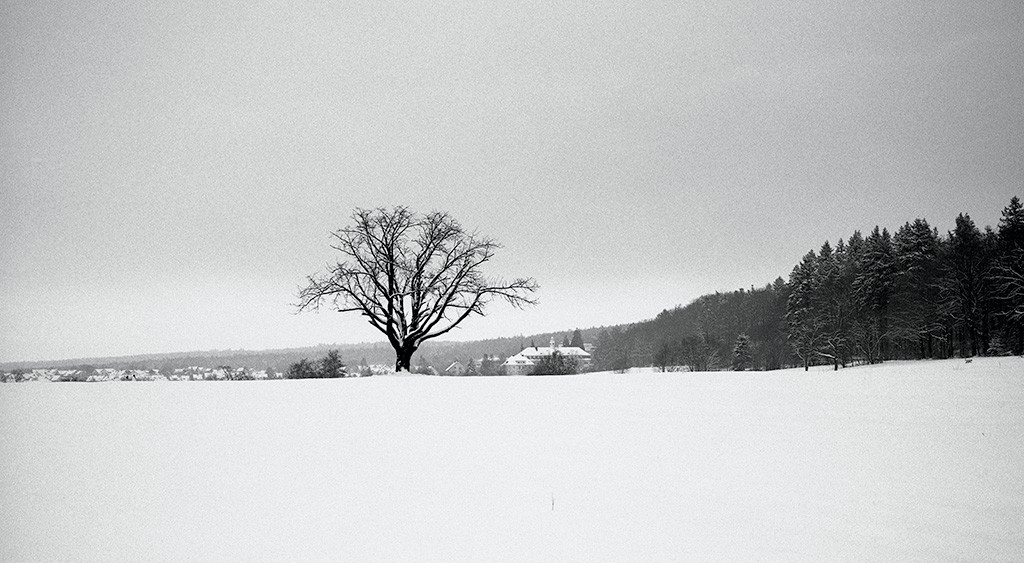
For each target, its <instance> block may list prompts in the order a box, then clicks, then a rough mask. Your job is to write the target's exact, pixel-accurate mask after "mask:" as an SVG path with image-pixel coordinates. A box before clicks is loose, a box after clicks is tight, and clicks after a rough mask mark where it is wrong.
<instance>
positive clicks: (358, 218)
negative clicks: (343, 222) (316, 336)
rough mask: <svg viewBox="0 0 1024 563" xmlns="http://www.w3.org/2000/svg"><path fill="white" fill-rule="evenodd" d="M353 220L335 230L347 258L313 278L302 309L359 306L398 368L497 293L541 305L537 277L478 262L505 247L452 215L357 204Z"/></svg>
mask: <svg viewBox="0 0 1024 563" xmlns="http://www.w3.org/2000/svg"><path fill="white" fill-rule="evenodd" d="M352 220H353V222H354V224H353V225H352V226H350V227H345V228H343V229H340V230H338V231H336V232H334V233H333V234H332V236H333V237H334V239H335V243H334V244H332V245H331V246H332V248H334V249H335V250H337V251H338V252H340V253H341V255H342V257H343V260H342V261H340V262H339V263H338V264H336V265H334V266H331V267H329V268H328V271H327V272H326V273H320V274H316V275H313V276H309V277H308V278H307V280H308V283H307V285H306V287H304V288H302V289H301V290H300V291H299V303H298V308H299V310H300V311H304V310H309V309H313V310H319V309H320V307H322V306H330V307H332V308H335V309H336V310H337V311H339V312H348V311H355V312H358V313H360V314H362V315H363V316H365V317H366V318H367V320H369V322H370V324H371V325H373V327H374V328H376V329H377V330H379V331H381V332H383V333H384V335H385V336H387V338H388V342H390V343H391V346H392V347H394V349H395V355H396V361H395V369H396V370H397V371H402V370H406V371H408V369H409V365H410V362H411V360H412V355H413V353H415V352H416V349H417V348H419V347H420V345H421V344H422V343H423V342H424V341H425V340H428V339H431V338H435V337H438V336H441V335H442V334H444V333H446V332H448V331H450V330H451V329H453V328H455V326H456V325H458V324H459V323H461V322H462V321H464V320H465V319H466V318H467V317H469V316H470V314H472V313H476V314H479V315H483V314H484V307H485V306H486V305H487V303H489V302H490V301H491V300H492V299H494V298H499V299H504V300H505V301H508V302H509V303H511V304H512V305H513V306H515V307H520V308H521V307H523V306H525V305H533V304H535V303H536V301H535V300H534V299H532V298H531V297H530V295H531V294H532V293H533V292H534V291H536V290H537V283H536V282H535V281H534V280H533V279H532V278H516V279H514V280H512V281H510V282H505V281H503V280H501V279H498V278H487V277H485V276H484V275H483V274H482V273H481V271H480V268H481V266H483V264H484V263H485V262H487V261H488V260H490V259H491V258H492V257H493V256H494V251H495V250H497V249H498V248H500V245H499V244H498V243H497V242H495V241H493V240H492V239H490V238H487V237H482V236H480V235H479V234H478V233H476V232H467V231H466V230H464V229H463V228H462V226H461V225H459V223H458V222H457V221H455V219H453V218H452V217H451V216H449V215H448V214H447V213H443V212H438V211H435V212H431V213H427V214H424V215H419V214H416V213H413V212H411V211H409V210H408V209H407V208H405V207H395V208H393V209H383V208H378V209H372V210H368V209H356V211H355V213H353V214H352Z"/></svg>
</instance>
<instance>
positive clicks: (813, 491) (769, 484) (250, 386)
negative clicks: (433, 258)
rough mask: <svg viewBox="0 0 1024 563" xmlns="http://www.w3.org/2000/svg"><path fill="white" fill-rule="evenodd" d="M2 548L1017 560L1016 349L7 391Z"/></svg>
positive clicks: (126, 555) (33, 552)
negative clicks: (876, 359)
mask: <svg viewBox="0 0 1024 563" xmlns="http://www.w3.org/2000/svg"><path fill="white" fill-rule="evenodd" d="M0 432H2V434H0V559H2V560H66V559H72V560H81V559H86V560H89V559H102V560H139V559H145V560H153V559H157V560H186V559H204V560H211V559H212V560H228V559H230V560H238V559H276V560H294V559H296V558H298V559H328V558H330V559H339V558H345V559H351V560H378V559H405V560H424V559H426V560H449V559H460V560H493V559H499V560H510V559H513V560H566V559H568V560H587V561H589V560H608V559H614V560H648V559H662V560H664V559H675V560H678V559H694V560H709V559H760V560H764V559H784V560H821V559H829V560H862V559H872V560H885V561H896V560H907V559H928V560H933V559H971V560H977V559H987V560H1021V559H1024V359H1021V358H994V359H978V360H975V361H974V362H972V363H969V364H968V363H965V362H964V361H962V360H957V361H945V362H916V363H889V364H886V365H883V366H864V367H858V368H851V369H847V370H843V371H840V372H839V373H838V374H835V373H832V372H830V371H817V372H815V371H812V372H810V373H804V372H802V371H798V370H792V371H783V372H772V373H744V374H734V373H668V374H625V375H615V374H599V375H587V376H572V377H545V378H530V377H518V378H516V377H505V378H440V377H405V378H398V377H374V378H362V379H350V380H306V381H254V382H173V383H160V382H155V383H97V384H49V383H23V384H5V385H0Z"/></svg>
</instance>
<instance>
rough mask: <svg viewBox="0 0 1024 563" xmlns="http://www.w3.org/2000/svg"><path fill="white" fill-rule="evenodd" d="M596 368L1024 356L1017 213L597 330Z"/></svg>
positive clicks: (836, 252)
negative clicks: (995, 223)
mask: <svg viewBox="0 0 1024 563" xmlns="http://www.w3.org/2000/svg"><path fill="white" fill-rule="evenodd" d="M595 344H596V346H595V350H594V369H597V370H623V369H626V368H629V367H633V366H648V365H655V366H658V367H661V368H662V369H684V368H686V369H690V370H714V369H727V368H730V367H732V368H735V369H758V370H772V369H779V368H783V367H794V366H803V367H804V368H807V367H809V366H812V365H823V364H825V365H830V366H833V367H834V368H835V369H839V368H840V367H842V366H847V365H851V364H861V363H878V362H882V361H885V360H895V359H924V358H950V357H963V358H968V357H973V356H978V355H1005V354H1021V353H1024V208H1022V206H1021V202H1020V199H1019V198H1017V197H1013V198H1012V199H1011V200H1010V202H1009V204H1008V205H1007V206H1006V207H1005V208H1004V209H1003V211H1002V216H1001V218H1000V221H999V224H998V227H997V228H996V229H992V228H990V227H985V228H984V229H979V228H978V226H977V225H976V224H975V223H974V221H973V220H972V219H971V218H970V216H969V215H967V214H960V215H959V216H957V218H956V223H955V227H954V229H953V230H952V231H949V232H947V233H945V234H942V233H940V232H939V231H938V229H936V228H935V227H932V226H931V225H929V224H928V222H927V221H926V220H924V219H915V220H914V221H912V222H907V223H906V224H904V225H903V226H901V227H899V229H897V230H896V232H895V233H891V232H889V230H888V229H885V228H879V227H877V226H876V227H875V228H874V229H872V230H871V231H870V233H869V234H867V235H866V236H865V235H864V234H862V233H861V232H860V231H855V232H854V233H852V234H851V235H850V236H849V237H847V238H846V239H845V240H843V239H840V240H838V241H836V242H835V244H834V245H833V244H832V243H830V242H828V241H825V242H824V244H822V245H821V246H820V247H819V248H818V250H811V251H810V252H808V253H807V254H806V255H805V256H804V257H803V258H802V259H801V260H800V262H799V263H798V264H796V265H795V266H794V267H793V269H792V271H791V272H790V274H789V279H788V280H786V279H783V278H782V277H779V278H778V279H776V280H775V281H774V282H772V283H770V284H768V285H766V286H764V287H761V288H754V287H751V288H750V289H739V290H737V291H731V292H726V293H718V292H716V293H714V294H710V295H704V296H701V297H699V298H698V299H696V300H694V301H693V302H692V303H690V304H688V305H686V306H680V307H676V308H674V309H671V310H665V311H662V312H661V313H660V314H659V315H658V316H657V317H656V318H654V319H651V320H648V321H643V322H639V323H635V324H633V325H629V326H626V327H611V328H608V329H604V330H602V331H601V332H600V333H599V334H598V337H597V341H596V343H595Z"/></svg>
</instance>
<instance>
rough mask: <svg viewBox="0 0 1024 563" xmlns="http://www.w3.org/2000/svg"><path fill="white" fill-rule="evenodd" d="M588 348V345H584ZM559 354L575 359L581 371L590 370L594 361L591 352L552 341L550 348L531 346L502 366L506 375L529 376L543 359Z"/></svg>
mask: <svg viewBox="0 0 1024 563" xmlns="http://www.w3.org/2000/svg"><path fill="white" fill-rule="evenodd" d="M584 346H586V345H584ZM555 352H558V353H559V354H561V355H562V356H565V357H570V358H575V359H576V362H577V365H578V366H579V369H580V371H586V370H588V369H590V365H591V363H592V361H593V358H592V356H591V355H590V352H587V351H586V350H584V349H583V348H577V347H575V346H558V345H556V344H555V339H554V338H552V339H551V345H550V346H531V347H529V348H523V350H522V351H520V352H519V353H518V354H516V355H514V356H509V357H508V359H507V360H505V363H503V364H501V368H502V370H503V371H504V372H505V375H529V374H531V373H533V368H534V367H535V366H536V365H537V363H538V362H539V361H541V359H543V358H545V357H547V356H550V355H552V354H554V353H555Z"/></svg>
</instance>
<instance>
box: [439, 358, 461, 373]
mask: <svg viewBox="0 0 1024 563" xmlns="http://www.w3.org/2000/svg"><path fill="white" fill-rule="evenodd" d="M444 374H445V375H466V366H464V365H462V362H460V361H458V360H455V361H454V362H452V364H451V365H450V366H448V367H446V368H444Z"/></svg>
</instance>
